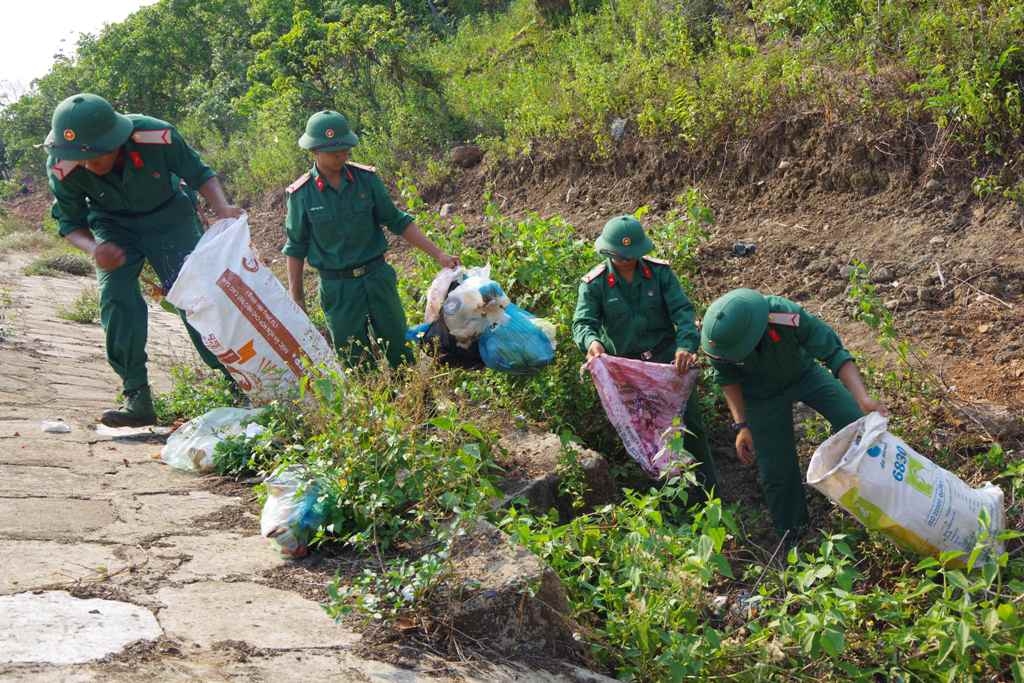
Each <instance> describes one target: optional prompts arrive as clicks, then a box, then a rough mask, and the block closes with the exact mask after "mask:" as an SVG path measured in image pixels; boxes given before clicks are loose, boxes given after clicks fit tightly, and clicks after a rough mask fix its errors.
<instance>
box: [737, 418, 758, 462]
mask: <svg viewBox="0 0 1024 683" xmlns="http://www.w3.org/2000/svg"><path fill="white" fill-rule="evenodd" d="M736 457H737V458H739V459H740V462H741V463H743V464H744V465H753V464H754V435H753V434H751V433H750V427H744V428H743V429H741V430H740V431H739V432H738V433H737V434H736Z"/></svg>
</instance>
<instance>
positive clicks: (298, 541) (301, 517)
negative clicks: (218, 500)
mask: <svg viewBox="0 0 1024 683" xmlns="http://www.w3.org/2000/svg"><path fill="white" fill-rule="evenodd" d="M264 484H265V485H266V487H267V502H266V503H264V504H263V512H262V513H261V514H260V533H261V534H262V535H263V536H264V537H266V538H269V539H272V540H273V541H274V543H276V544H277V546H278V548H279V549H280V551H281V554H282V555H287V556H288V557H305V556H306V554H307V552H308V547H307V544H308V543H309V539H310V538H312V536H313V534H314V533H315V532H316V530H317V527H319V526H320V524H322V523H323V521H324V509H323V508H324V506H323V503H322V502H321V501H320V500H319V498H320V496H319V487H318V486H317V484H316V482H315V481H309V480H308V474H307V472H306V470H305V468H303V467H301V466H298V465H292V466H291V467H288V468H286V469H284V470H283V471H281V472H280V473H279V474H277V475H275V476H273V477H270V478H269V479H267V480H266V481H265V482H264Z"/></svg>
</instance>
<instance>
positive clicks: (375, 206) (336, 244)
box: [282, 163, 413, 270]
mask: <svg viewBox="0 0 1024 683" xmlns="http://www.w3.org/2000/svg"><path fill="white" fill-rule="evenodd" d="M412 222H413V217H412V216H410V215H409V214H407V213H405V212H404V211H401V210H399V209H398V208H397V207H396V206H395V204H394V202H392V201H391V196H390V195H389V194H388V191H387V188H386V187H384V183H383V181H381V179H380V177H379V176H378V175H377V174H376V173H374V172H373V170H372V169H371V168H369V167H363V166H360V165H358V164H353V163H349V164H347V165H346V166H345V170H344V171H343V172H342V174H341V184H340V185H339V186H338V189H334V187H332V186H331V185H330V183H328V182H327V181H325V180H324V179H323V178H322V177H321V176H320V173H319V171H318V170H317V168H316V165H314V166H313V168H312V170H310V171H309V172H308V173H307V174H305V175H303V176H302V177H300V178H299V179H298V180H296V181H295V182H294V183H292V184H291V186H290V187H289V188H288V215H287V217H286V218H285V233H286V235H287V237H288V241H287V243H286V244H285V246H284V249H282V251H283V252H284V253H285V254H286V255H287V256H294V257H296V258H305V259H308V260H309V264H310V265H311V266H313V267H314V268H316V269H317V270H344V269H349V268H353V267H356V266H360V265H362V264H364V263H367V262H368V261H372V260H374V259H376V258H377V257H379V256H381V255H383V254H384V252H385V251H387V248H388V243H387V238H385V237H384V233H383V231H382V230H381V229H380V226H386V227H387V228H388V229H389V230H390V231H391V232H393V233H395V234H396V235H401V234H402V233H403V232H404V231H405V228H406V227H408V225H409V224H410V223H412Z"/></svg>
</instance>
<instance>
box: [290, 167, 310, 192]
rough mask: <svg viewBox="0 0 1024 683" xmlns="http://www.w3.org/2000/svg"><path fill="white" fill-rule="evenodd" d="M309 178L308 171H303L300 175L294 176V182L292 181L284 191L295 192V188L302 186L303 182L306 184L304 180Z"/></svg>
mask: <svg viewBox="0 0 1024 683" xmlns="http://www.w3.org/2000/svg"><path fill="white" fill-rule="evenodd" d="M309 178H310V175H309V171H306V172H305V173H303V174H302V175H300V176H299V177H298V178H296V179H295V182H294V183H292V184H291V185H289V186H288V189H287V190H285V191H286V192H287V193H288V194H291V193H292V192H295V190H297V189H299V188H300V187H302V186H303V185H305V184H306V181H307V180H309Z"/></svg>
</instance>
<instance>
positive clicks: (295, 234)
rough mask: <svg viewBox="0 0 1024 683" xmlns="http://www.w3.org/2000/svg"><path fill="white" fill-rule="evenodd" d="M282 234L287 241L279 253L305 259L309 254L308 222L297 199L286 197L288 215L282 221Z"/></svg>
mask: <svg viewBox="0 0 1024 683" xmlns="http://www.w3.org/2000/svg"><path fill="white" fill-rule="evenodd" d="M284 234H285V237H286V238H287V241H286V242H285V244H284V248H283V249H281V253H283V254H284V255H285V256H294V257H295V258H301V259H304V258H306V254H307V253H308V252H309V222H308V221H307V220H306V212H305V211H303V209H302V204H301V203H300V202H299V200H298V198H297V197H296V196H295V195H293V194H290V195H288V213H287V215H286V216H285V219H284Z"/></svg>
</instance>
